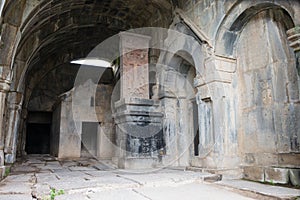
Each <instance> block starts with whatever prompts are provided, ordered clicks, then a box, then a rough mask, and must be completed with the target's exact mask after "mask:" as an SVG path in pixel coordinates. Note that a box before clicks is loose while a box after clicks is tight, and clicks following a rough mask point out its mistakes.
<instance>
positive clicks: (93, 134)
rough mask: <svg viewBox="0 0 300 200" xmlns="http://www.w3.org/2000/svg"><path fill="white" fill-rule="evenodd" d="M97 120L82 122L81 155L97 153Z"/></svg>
mask: <svg viewBox="0 0 300 200" xmlns="http://www.w3.org/2000/svg"><path fill="white" fill-rule="evenodd" d="M98 126H99V123H98V122H83V123H82V135H81V156H82V157H88V156H96V155H97V139H98V136H97V133H98Z"/></svg>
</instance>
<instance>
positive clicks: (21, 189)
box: [0, 182, 33, 194]
mask: <svg viewBox="0 0 300 200" xmlns="http://www.w3.org/2000/svg"><path fill="white" fill-rule="evenodd" d="M32 185H33V184H32V183H28V182H2V183H1V184H0V194H31V187H32Z"/></svg>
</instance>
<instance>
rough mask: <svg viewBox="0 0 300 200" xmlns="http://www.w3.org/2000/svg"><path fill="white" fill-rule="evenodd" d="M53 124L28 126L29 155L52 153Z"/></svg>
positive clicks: (27, 146)
mask: <svg viewBox="0 0 300 200" xmlns="http://www.w3.org/2000/svg"><path fill="white" fill-rule="evenodd" d="M50 131H51V124H37V123H28V124H27V136H26V148H25V150H26V152H27V154H49V153H50Z"/></svg>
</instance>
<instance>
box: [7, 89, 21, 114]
mask: <svg viewBox="0 0 300 200" xmlns="http://www.w3.org/2000/svg"><path fill="white" fill-rule="evenodd" d="M22 100H23V93H22V92H17V91H10V92H8V102H9V108H10V109H12V110H18V109H21V108H22Z"/></svg>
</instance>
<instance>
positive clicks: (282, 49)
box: [0, 0, 300, 198]
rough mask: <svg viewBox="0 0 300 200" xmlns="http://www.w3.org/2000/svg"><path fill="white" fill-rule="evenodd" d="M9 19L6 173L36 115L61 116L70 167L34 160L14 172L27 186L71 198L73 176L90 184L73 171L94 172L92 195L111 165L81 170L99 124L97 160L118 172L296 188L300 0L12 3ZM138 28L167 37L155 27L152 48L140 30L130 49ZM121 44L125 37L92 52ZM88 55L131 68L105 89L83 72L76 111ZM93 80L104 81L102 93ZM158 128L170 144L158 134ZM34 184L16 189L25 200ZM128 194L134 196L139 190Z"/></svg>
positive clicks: (1, 36)
mask: <svg viewBox="0 0 300 200" xmlns="http://www.w3.org/2000/svg"><path fill="white" fill-rule="evenodd" d="M0 14H1V16H0V18H1V20H0V21H1V22H0V23H1V24H0V29H1V30H0V116H1V117H0V169H1V170H0V171H1V173H0V175H1V176H2V175H3V174H4V173H5V164H8V163H13V162H14V161H15V159H16V157H17V155H18V156H20V157H22V156H25V155H26V138H29V137H27V136H28V134H27V132H26V130H27V127H26V126H27V124H28V123H31V121H30V118H31V117H30V115H31V113H32V112H53V113H52V114H53V119H52V121H51V123H52V133H51V134H52V135H51V145H50V146H51V150H50V153H51V154H52V155H54V156H57V157H59V158H65V159H70V161H69V162H68V161H65V162H62V161H60V162H58V161H56V160H55V159H54V160H53V158H47V157H44V158H43V161H41V160H40V159H39V158H38V159H36V158H32V159H29V160H28V162H25V163H24V165H22V167H20V166H18V165H16V166H14V168H15V169H14V170H15V172H17V174H14V175H19V174H26V176H24V177H22V179H21V180H24V181H25V180H27V179H28V177H27V176H32V177H33V178H34V179H35V178H37V177H38V178H41V179H42V180H45V182H49V183H51V184H53V183H54V182H55V181H54V180H55V179H56V178H57V179H59V178H60V177H65V178H67V179H68V178H69V179H70V180H68V181H67V182H68V183H69V184H63V183H60V184H61V187H65V188H66V189H70V188H72V187H75V186H76V182H72V178H74V180H76V181H80V180H81V179H80V180H78V179H77V177H71V176H72V175H71V174H73V175H75V174H76V175H79V176H81V175H82V174H84V177H85V178H86V180H85V179H84V180H83V181H81V182H82V185H86V186H90V185H91V184H92V182H91V181H90V180H91V177H92V176H93V175H92V174H93V173H95V174H97V172H98V171H101V169H103V168H106V169H107V168H108V167H107V166H106V165H103V163H101V164H99V163H93V167H91V163H90V162H87V163H85V162H83V163H80V162H78V161H73V160H72V159H73V158H74V157H76V158H79V157H80V156H81V153H82V152H81V126H82V123H83V122H84V121H88V122H96V123H100V125H101V126H102V129H101V133H98V135H97V142H98V143H97V145H96V146H97V147H96V148H97V153H98V154H97V157H101V158H102V159H106V160H108V161H107V162H111V161H113V162H114V163H115V164H119V163H121V164H120V165H118V166H119V167H123V168H124V166H125V165H126V162H125V161H126V159H127V158H129V157H130V158H129V159H128V160H127V161H128V162H127V164H128V168H133V167H137V168H138V167H148V168H149V167H155V166H162V165H168V166H169V165H172V166H176V167H178V166H180V167H187V166H189V167H196V168H203V169H205V170H207V171H211V172H215V173H219V172H220V173H222V174H229V175H234V176H235V177H239V178H241V177H244V178H247V179H250V180H254V181H261V182H265V181H268V182H274V181H275V182H278V183H289V184H290V183H292V184H294V185H298V183H299V173H298V170H299V166H300V103H299V102H300V92H299V91H300V77H299V69H300V67H299V66H300V64H299V63H300V59H299V57H300V56H299V54H300V53H299V46H300V45H299V44H300V37H299V30H300V27H299V24H300V2H299V1H296V0H285V1H283V0H260V1H249V0H222V1H220V0H147V1H140V0H132V1H129V0H102V1H98V0H65V1H58V0H10V1H9V0H6V1H1V10H0ZM140 27H163V28H168V29H169V30H165V32H164V31H162V30H159V31H157V30H155V31H153V32H154V33H153V34H152V36H151V38H149V37H148V36H146V34H145V35H143V31H141V32H140V35H139V36H138V35H134V34H132V32H131V33H130V34H128V33H127V36H128V37H127V36H126V37H127V38H125V39H124V37H123V36H124V31H126V30H129V29H132V28H140ZM171 30H172V31H171ZM174 31H176V32H178V33H180V34H178V35H177V34H174ZM120 33H121V34H120ZM122 33H123V36H121V40H120V37H119V36H120V35H122ZM113 35H117V36H118V37H117V39H115V40H114V41H112V42H110V43H109V44H106V46H105V48H103V49H100V50H99V49H96V50H95V51H92V49H94V48H95V47H97V46H98V45H100V44H101V43H102V42H103V41H105V40H106V39H107V38H110V37H111V36H113ZM174 36H175V37H174ZM122 37H123V38H122ZM141 38H142V39H141ZM122 39H124V40H122ZM120 41H121V42H120ZM120 44H121V48H120ZM154 44H157V46H156V47H155V48H154V47H153V46H152V45H154ZM100 46H101V45H100ZM159 48H162V49H159ZM120 53H121V54H123V53H124V55H123V57H122V56H121V58H120ZM85 57H97V58H101V59H107V60H108V61H109V62H112V63H113V62H116V63H118V62H119V61H120V63H118V64H121V65H122V66H121V69H119V70H120V71H118V69H114V70H113V69H108V70H106V69H105V70H103V71H104V73H103V76H102V77H96V78H95V75H97V73H94V72H95V71H97V70H91V69H90V67H87V66H84V67H85V68H84V69H85V70H83V73H84V74H85V75H86V76H87V77H88V79H90V80H89V81H90V82H87V80H81V79H80V80H79V82H80V83H81V82H82V84H80V86H79V88H80V89H81V90H82V91H83V92H82V93H81V94H79V95H78V96H79V101H77V102H76V101H75V100H74V99H72V98H69V97H70V96H69V97H66V96H68V94H71V93H72V91H71V90H72V88H73V87H74V82H75V79H76V78H78V77H77V75H78V74H77V72H78V70H79V66H75V65H73V64H70V62H71V61H73V60H75V59H80V58H85ZM98 70H99V69H98ZM97 78H99V80H97ZM91 82H93V83H94V84H98V85H97V89H96V90H95V91H96V92H94V93H93V94H92V95H91V93H90V92H91V91H92V90H91V84H90V83H91ZM150 82H151V83H150ZM75 90H76V89H75ZM68 91H69V92H68ZM114 92H115V93H116V94H115V95H113V96H112V93H114ZM14 93H15V95H13V94H14ZM75 93H76V91H75ZM62 94H63V95H62ZM61 95H62V96H61ZM64 95H66V96H64ZM14 96H15V97H14ZM64 97H65V99H64V100H62V99H61V98H64ZM130 97H136V98H138V100H136V101H135V102H134V103H136V102H138V103H137V104H138V106H137V104H135V105H132V104H134V103H132V102H129V103H128V104H126V103H124V105H126V106H127V108H128V107H130V109H127V110H125V111H124V110H121V111H120V110H119V111H118V114H119V116H117V115H116V116H113V111H114V110H113V109H115V108H114V106H115V103H116V102H117V101H118V100H122V99H120V98H130ZM149 98H153V99H151V100H150V99H149ZM145 99H147V100H149V101H152V100H153V101H155V106H152V105H151V106H149V104H147V102H146V103H145V101H144V100H145ZM59 102H61V103H62V105H59ZM72 103H75V106H74V107H75V108H73V110H72V109H71V107H72V106H71V105H72ZM145 104H146V105H145ZM73 105H74V104H73ZM153 105H154V104H153ZM126 106H124V107H126ZM71 110H72V111H74V112H73V113H72V112H71ZM127 111H128V112H127ZM73 114H75V116H76V117H75V118H76V119H79V120H78V121H76V120H74V119H73V118H72V117H74V115H73ZM151 117H153V118H151ZM120 124H125V125H124V127H126V128H127V129H128V130H125V132H127V133H128V132H130V131H131V132H132V133H131V136H128V135H129V134H127V135H126V134H123V133H122V131H121V130H120V129H118V125H120ZM149 124H150V125H151V126H150V125H149ZM146 125H149V126H148V127H147V126H146ZM152 125H153V126H152ZM75 127H77V128H78V129H79V131H78V130H77V131H76V130H75ZM145 127H146V128H145ZM153 129H154V130H157V129H158V130H159V131H158V132H159V135H155V136H152V134H151V133H150V132H151V131H152V130H153ZM133 133H134V134H135V135H142V136H143V138H142V139H140V138H137V137H136V136H134V135H132V134H133ZM150 135H151V136H150ZM98 136H99V137H98ZM127 136H128V137H127ZM145 136H149V137H145ZM93 150H95V149H93ZM125 150H127V152H124V151H125ZM95 151H96V150H95ZM83 154H84V153H83ZM83 154H82V155H83ZM94 154H95V153H94ZM93 156H95V155H93ZM152 158H153V160H152V161H151V159H152ZM47 159H49V160H47ZM138 159H140V160H138ZM118 161H120V162H119V163H118ZM139 161H140V162H139ZM91 162H94V161H91ZM139 164H141V165H139ZM293 170H294V171H293ZM35 171H39V172H40V173H45V174H48V175H49V180H48V179H47V178H46V175H45V176H43V175H41V176H40V177H39V175H34V172H35ZM87 172H89V173H90V175H88V174H87ZM49 173H50V174H49ZM51 174H52V175H51ZM53 174H54V175H53ZM286 174H288V175H286ZM1 176H0V178H1ZM99 176H101V175H99ZM287 176H288V177H287ZM15 178H16V179H19V178H18V177H15ZM117 179H120V177H117ZM8 180H9V178H8ZM11 181H12V182H13V181H14V179H13V178H12V180H11ZM122 181H123V182H124V185H126V184H127V183H128V180H123V179H122ZM107 182H108V183H109V184H111V183H112V182H113V180H111V179H109V178H108V179H107ZM123 182H122V183H123ZM129 182H130V181H129ZM51 184H50V185H51ZM50 185H49V186H50ZM96 185H97V184H96ZM100 185H101V184H100ZM3 187H4V188H5V187H6V186H3ZM27 187H28V185H27V184H24V185H21V184H19V182H18V181H17V183H16V190H19V191H22V192H23V191H25V190H26V188H27ZM45 187H48V186H47V185H44V184H43V185H37V188H45ZM187 187H188V186H187ZM0 188H1V187H0ZM188 188H189V187H188ZM6 189H7V188H6ZM9 190H10V189H9ZM42 190H43V189H42ZM191 190H192V189H191ZM124 192H125V193H128V195H130V196H132V198H136V197H137V196H136V194H138V193H139V192H138V191H135V192H134V191H133V192H134V194H132V191H128V190H125V191H124ZM159 192H160V191H159ZM24 195H27V193H26V194H24ZM16 198H19V197H16ZM24 198H26V197H25V196H24Z"/></svg>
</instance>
